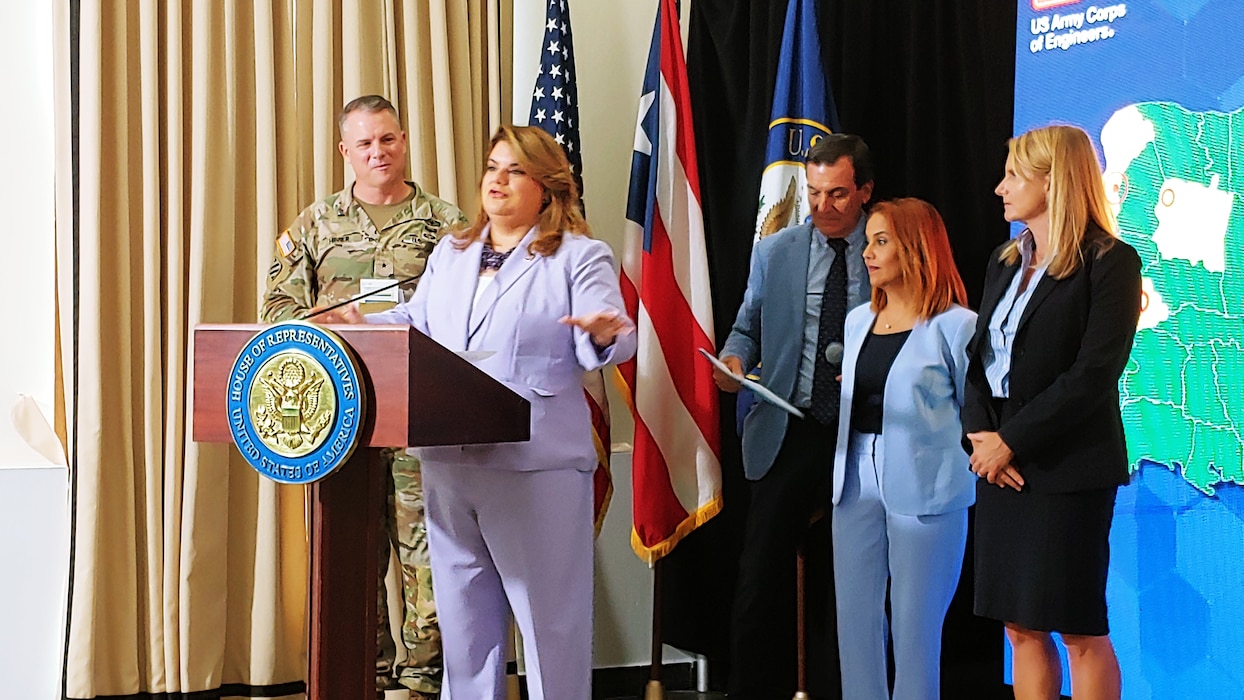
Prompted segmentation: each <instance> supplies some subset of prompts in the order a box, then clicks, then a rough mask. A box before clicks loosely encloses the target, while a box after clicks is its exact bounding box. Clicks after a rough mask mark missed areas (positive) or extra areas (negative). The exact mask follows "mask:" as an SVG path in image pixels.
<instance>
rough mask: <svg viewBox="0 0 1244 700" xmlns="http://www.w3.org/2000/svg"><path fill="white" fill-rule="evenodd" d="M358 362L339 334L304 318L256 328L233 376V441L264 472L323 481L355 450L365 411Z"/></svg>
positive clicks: (285, 479) (290, 480)
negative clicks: (262, 328)
mask: <svg viewBox="0 0 1244 700" xmlns="http://www.w3.org/2000/svg"><path fill="white" fill-rule="evenodd" d="M361 376H362V375H361V374H360V372H359V368H358V364H357V363H356V362H355V360H354V356H353V354H352V353H351V351H350V349H349V348H348V347H347V346H346V344H345V343H343V342H342V341H341V339H340V338H339V337H337V335H336V334H334V333H332V332H330V331H328V330H326V329H324V328H321V327H319V326H316V325H314V324H311V323H306V322H304V321H286V322H283V323H278V324H275V325H273V326H270V327H268V328H265V329H264V330H262V331H260V332H259V333H256V334H255V335H254V337H252V338H251V339H250V340H249V341H247V343H246V346H245V347H243V348H242V351H241V352H240V353H238V357H237V359H236V360H235V361H234V363H233V370H232V371H231V372H230V373H229V388H228V392H227V401H228V409H227V410H228V413H229V428H230V433H231V434H232V436H233V444H235V445H237V447H238V450H239V451H240V452H241V453H242V456H243V457H245V458H246V461H247V462H248V463H249V464H250V465H251V466H252V467H254V468H255V471H257V472H259V473H260V474H262V475H263V476H266V477H268V478H269V479H272V480H273V481H277V482H280V483H283V484H308V483H311V482H313V481H318V480H320V479H322V478H324V477H326V476H328V475H329V474H331V473H332V472H333V471H334V470H335V469H337V468H338V467H340V466H341V465H342V464H344V463H345V461H346V460H347V459H349V458H350V455H351V453H353V452H354V448H355V446H356V445H357V444H358V441H359V436H360V434H361V432H362V428H363V419H364V417H365V412H366V404H367V402H366V395H365V387H364V385H363V382H362V380H361Z"/></svg>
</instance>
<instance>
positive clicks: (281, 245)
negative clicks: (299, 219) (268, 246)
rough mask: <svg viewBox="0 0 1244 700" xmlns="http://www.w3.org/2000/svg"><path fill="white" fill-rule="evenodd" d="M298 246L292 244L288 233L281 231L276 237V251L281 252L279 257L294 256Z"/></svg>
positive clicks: (291, 238)
mask: <svg viewBox="0 0 1244 700" xmlns="http://www.w3.org/2000/svg"><path fill="white" fill-rule="evenodd" d="M297 248H298V246H297V245H296V244H295V243H294V237H293V236H291V235H289V231H288V230H286V231H282V232H281V235H279V236H277V237H276V249H277V250H279V251H281V257H283V258H289V256H291V255H293V254H294V251H295V250H297Z"/></svg>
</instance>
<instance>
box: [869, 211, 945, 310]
mask: <svg viewBox="0 0 1244 700" xmlns="http://www.w3.org/2000/svg"><path fill="white" fill-rule="evenodd" d="M874 216H884V217H885V218H886V221H887V222H888V223H889V228H888V230H887V233H888V234H889V236H890V242H891V244H892V245H895V246H897V250H898V264H899V272H900V273H901V274H902V278H903V281H904V283H905V284H907V285H909V287H910V289H911V291H912V292H913V293H914V296H915V298H916V315H917V317H919V318H921V319H924V320H928V319H930V318H933V317H934V316H936V315H938V314H940V313H942V312H943V311H945V310H946V309H949V308H950V306H951V305H952V304H956V303H957V304H959V305H960V306H964V305H966V304H967V296H968V295H967V292H966V291H964V288H963V279H962V278H961V277H960V276H959V268H957V267H956V266H955V257H954V255H953V254H952V253H951V252H950V236H948V235H947V234H946V224H944V223H942V217H941V215H940V214H938V213H937V209H936V208H934V206H933V205H932V204H929V203H928V202H926V201H924V200H923V199H916V198H915V197H904V198H902V199H891V200H889V201H885V202H881V203H879V204H876V205H874V206H873V208H872V210H871V211H869V213H868V217H869V218H870V219H871V218H872V217H874ZM887 301H888V299H887V297H886V293H885V290H884V289H881V288H880V287H873V297H872V309H873V311H874V312H878V311H881V310H882V309H884V308H885V307H886V303H887Z"/></svg>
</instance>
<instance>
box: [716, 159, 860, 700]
mask: <svg viewBox="0 0 1244 700" xmlns="http://www.w3.org/2000/svg"><path fill="white" fill-rule="evenodd" d="M806 172H807V180H808V202H809V207H810V209H811V222H810V223H805V224H801V225H798V226H792V227H790V228H787V229H784V230H782V231H779V232H778V233H775V234H773V235H772V236H769V237H767V238H764V239H762V240H761V241H760V242H759V243H757V244H756V247H755V248H754V250H753V251H752V262H751V271H750V274H749V276H748V280H747V291H746V292H745V293H744V297H743V303H742V305H741V306H740V307H739V312H738V316H737V318H736V319H735V322H734V326H733V328H731V331H730V335H729V337H728V338H727V339H726V342H725V345H724V346H723V347H722V350H721V359H722V362H723V363H725V364H726V365H727V366H728V367H730V368H731V370H732V371H734V372H735V373H738V374H742V372H743V370H744V369H745V368H748V367H754V366H756V364H757V363H759V364H760V381H761V383H763V384H765V385H766V386H768V387H769V388H770V389H772V390H773V391H774V392H775V393H776V394H777V395H778V396H781V397H783V398H785V399H786V400H787V401H789V402H790V403H792V404H794V405H795V406H797V407H800V408H802V409H806V410H805V417H804V418H802V419H800V418H795V417H793V416H791V415H790V414H788V413H786V412H785V411H784V410H782V409H780V408H778V407H777V406H775V405H773V404H770V403H766V402H764V401H758V402H757V403H755V404H754V405H753V407H752V408H751V410H750V412H749V413H748V415H747V416H746V418H744V421H743V471H744V474H745V475H746V477H747V478H748V480H750V482H751V489H750V491H751V505H750V507H749V510H748V515H747V525H746V529H745V534H744V540H743V553H742V556H741V558H740V561H739V575H738V583H737V586H736V589H735V597H734V605H733V610H732V614H731V635H730V636H731V643H730V649H731V652H730V658H731V670H730V682H729V690H730V695H731V698H732V699H733V698H735V697H740V698H748V699H749V700H750V699H752V698H771V697H772V698H784V699H785V698H790V697H791V695H792V694H793V692H794V690H795V656H796V649H795V603H794V600H795V550H796V547H797V545H798V543H799V541H800V539H801V538H802V537H803V535H804V533H805V531H806V530H807V527H808V522H809V520H810V518H811V517H812V515H813V514H814V513H816V512H817V511H818V510H821V509H827V506H828V496H829V484H830V472H831V467H832V461H831V456H832V454H833V450H834V444H835V436H836V432H837V411H838V403H837V399H838V396H837V381H836V379H835V377H836V375H837V374H838V372H839V368H838V364H837V363H838V362H840V361H841V360H840V358H841V348H842V345H841V340H842V328H843V320H844V317H845V313H846V309H848V308H851V307H854V306H857V305H859V304H861V303H864V302H865V301H867V300H868V298H869V286H868V274H867V272H866V270H865V269H864V264H863V262H862V258H861V254H862V252H863V249H864V205H865V204H867V203H868V200H869V198H870V197H871V196H872V189H873V175H872V172H873V168H872V158H871V155H870V154H869V151H868V146H867V145H866V144H865V143H864V142H863V141H862V140H861V139H860V138H859V137H857V136H851V135H846V134H831V135H830V136H827V137H826V138H824V139H822V140H820V141H818V142H817V143H816V144H815V145H814V146H812V148H811V149H809V151H808V155H807V170H806ZM827 284H828V285H829V286H833V287H835V289H834V290H833V291H832V292H831V290H830V289H829V286H827ZM823 298H824V299H831V300H836V302H833V303H831V304H829V305H826V304H822V299H823ZM835 303H836V305H837V309H836V310H835V309H834V304H835ZM822 311H825V312H826V314H825V318H823V317H822V316H823V315H822ZM822 329H824V331H825V332H824V334H822ZM827 345H828V346H829V350H830V352H829V355H830V360H831V361H832V364H830V363H827V362H826V360H825V356H826V353H825V349H826V346H827ZM835 346H836V352H835ZM818 363H820V364H822V365H825V366H824V367H823V368H822V371H821V372H820V373H819V374H818V373H817V365H818ZM714 378H715V379H716V381H717V384H718V386H719V387H720V388H721V389H722V390H723V391H731V392H732V391H738V388H739V387H738V384H737V383H736V382H734V381H733V380H732V379H730V378H729V376H728V375H725V374H724V373H720V372H718V373H716V374H715V375H714ZM827 379H828V382H829V383H830V385H829V386H828V387H826V386H825V382H826V380H827ZM818 383H819V384H820V387H819V388H818V387H817V386H815V385H817V384H818ZM827 390H828V392H829V393H827ZM814 394H815V398H816V399H817V400H816V401H814V400H813V399H814ZM813 549H816V550H820V551H815V552H810V556H820V557H824V556H825V555H826V554H827V552H826V551H824V550H828V547H825V548H823V549H822V548H819V547H818V548H813ZM817 593H820V591H817ZM829 594H830V600H829V601H828V603H827V605H828V609H829V610H830V611H832V610H833V607H834V603H833V600H832V587H830V588H829ZM812 607H816V606H812ZM833 629H834V623H833V622H832V620H831V621H830V623H829V637H830V638H831V639H832V638H833V632H832V630H833ZM829 646H830V649H829V650H828V651H829V653H828V657H829V658H826V659H825V661H829V662H831V663H830V666H831V667H833V668H830V669H829V670H828V674H827V675H828V676H829V678H828V680H827V681H826V683H827V685H828V686H829V687H827V688H825V689H824V690H823V692H822V693H818V695H821V694H828V696H831V697H832V696H837V695H838V692H839V691H838V688H837V685H838V683H837V673H836V671H835V670H834V669H835V668H836V665H837V664H836V661H837V645H836V644H830V645H829ZM818 665H819V664H818ZM809 689H810V690H817V689H816V688H812V687H810V688H809Z"/></svg>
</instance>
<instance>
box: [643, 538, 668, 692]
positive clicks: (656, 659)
mask: <svg viewBox="0 0 1244 700" xmlns="http://www.w3.org/2000/svg"><path fill="white" fill-rule="evenodd" d="M661 568H662V566H661V560H660V559H658V560H656V561H655V562H654V563H653V564H652V665H651V666H650V667H649V671H648V685H647V687H646V688H644V700H664V699H665V687H664V686H663V685H662V684H661V670H662V660H663V655H662V654H661V646H662V643H661Z"/></svg>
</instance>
